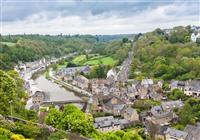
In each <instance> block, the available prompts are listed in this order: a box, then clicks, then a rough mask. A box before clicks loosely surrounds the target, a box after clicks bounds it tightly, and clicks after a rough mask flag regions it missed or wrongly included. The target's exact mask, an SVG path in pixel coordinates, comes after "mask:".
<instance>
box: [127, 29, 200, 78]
mask: <svg viewBox="0 0 200 140" xmlns="http://www.w3.org/2000/svg"><path fill="white" fill-rule="evenodd" d="M192 32H193V31H192V30H191V29H190V27H189V26H187V27H174V28H173V29H172V30H171V31H170V33H166V32H165V31H164V30H161V29H156V30H155V31H153V32H149V33H146V34H144V35H143V36H141V37H140V38H139V40H138V41H137V42H136V48H135V49H134V60H133V63H132V71H131V75H130V77H131V78H138V79H141V78H142V77H151V78H155V79H163V80H171V79H179V80H186V79H197V78H200V71H199V69H200V47H199V46H198V44H197V43H193V42H191V41H190V35H191V33H192Z"/></svg>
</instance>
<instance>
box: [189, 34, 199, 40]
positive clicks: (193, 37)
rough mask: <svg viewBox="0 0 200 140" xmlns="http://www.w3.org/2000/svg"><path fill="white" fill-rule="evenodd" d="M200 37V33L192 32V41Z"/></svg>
mask: <svg viewBox="0 0 200 140" xmlns="http://www.w3.org/2000/svg"><path fill="white" fill-rule="evenodd" d="M199 38H200V33H192V34H191V41H192V42H197V39H199Z"/></svg>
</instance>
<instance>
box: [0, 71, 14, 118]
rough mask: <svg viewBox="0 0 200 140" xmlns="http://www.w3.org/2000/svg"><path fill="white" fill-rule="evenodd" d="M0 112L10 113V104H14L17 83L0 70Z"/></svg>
mask: <svg viewBox="0 0 200 140" xmlns="http://www.w3.org/2000/svg"><path fill="white" fill-rule="evenodd" d="M0 77H1V78H0V83H1V84H0V114H4V115H8V114H10V110H11V109H12V108H11V105H12V106H14V105H15V104H16V99H17V91H16V89H17V85H16V83H15V81H14V79H12V78H11V77H10V76H9V75H8V74H7V73H5V72H3V71H1V70H0Z"/></svg>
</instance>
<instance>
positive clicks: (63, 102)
mask: <svg viewBox="0 0 200 140" xmlns="http://www.w3.org/2000/svg"><path fill="white" fill-rule="evenodd" d="M66 104H82V105H83V108H82V110H83V111H86V109H87V106H88V101H86V100H67V101H43V102H42V103H41V105H55V106H58V107H59V108H62V107H64V105H66Z"/></svg>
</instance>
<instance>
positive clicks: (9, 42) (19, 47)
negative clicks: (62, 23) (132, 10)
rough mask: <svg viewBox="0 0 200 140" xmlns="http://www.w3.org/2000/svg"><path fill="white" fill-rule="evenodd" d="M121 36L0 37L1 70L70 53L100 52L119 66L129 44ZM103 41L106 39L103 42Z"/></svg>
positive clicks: (34, 35)
mask: <svg viewBox="0 0 200 140" xmlns="http://www.w3.org/2000/svg"><path fill="white" fill-rule="evenodd" d="M124 36H125V35H123V36H121V38H120V36H117V38H116V37H112V36H105V37H104V36H92V35H73V36H70V35H58V36H51V35H37V34H33V35H26V34H24V35H7V36H0V40H1V42H0V69H3V70H10V69H12V68H13V67H14V65H16V64H18V63H19V62H30V61H34V60H38V59H41V58H52V57H60V56H63V55H66V54H68V53H71V52H78V53H80V54H87V53H90V52H92V53H93V52H95V53H96V52H99V53H100V54H103V55H108V56H110V57H113V58H114V59H116V58H117V59H119V63H120V62H122V61H123V59H125V58H126V56H127V53H128V50H129V48H130V43H128V42H126V41H125V42H124V41H123V39H122V37H124ZM127 36H130V35H127ZM101 38H104V39H101ZM105 38H108V39H107V40H106V41H104V40H105ZM110 38H111V39H110ZM112 38H113V40H112ZM101 40H102V41H101ZM119 56H120V57H119Z"/></svg>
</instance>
